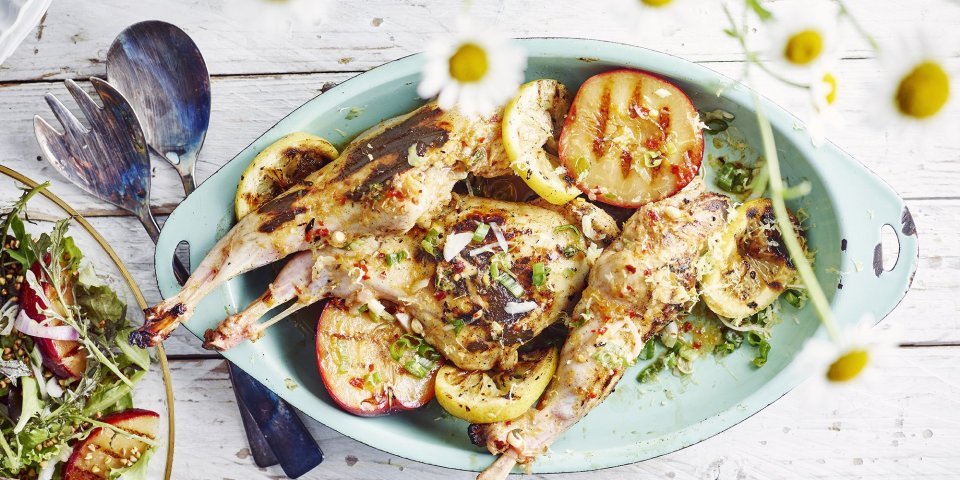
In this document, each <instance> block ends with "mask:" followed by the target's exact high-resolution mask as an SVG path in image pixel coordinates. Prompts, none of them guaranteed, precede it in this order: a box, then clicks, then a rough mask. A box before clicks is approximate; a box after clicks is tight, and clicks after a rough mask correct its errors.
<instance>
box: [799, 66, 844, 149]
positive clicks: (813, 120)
mask: <svg viewBox="0 0 960 480" xmlns="http://www.w3.org/2000/svg"><path fill="white" fill-rule="evenodd" d="M840 91H841V89H840V83H839V81H838V80H837V76H836V75H835V74H834V73H833V71H832V69H828V70H825V71H823V72H820V73H818V74H816V75H814V77H813V81H812V82H810V103H811V107H812V108H811V110H810V113H809V115H808V118H807V119H806V121H805V122H804V123H805V124H806V126H807V133H809V134H810V140H811V141H812V142H813V145H814V146H820V145H821V144H823V142H824V140H825V139H826V135H827V132H828V131H836V130H838V129H840V128H842V127H843V126H844V124H845V122H844V120H843V116H842V115H841V114H840V109H839V108H837V101H838V100H839V98H840Z"/></svg>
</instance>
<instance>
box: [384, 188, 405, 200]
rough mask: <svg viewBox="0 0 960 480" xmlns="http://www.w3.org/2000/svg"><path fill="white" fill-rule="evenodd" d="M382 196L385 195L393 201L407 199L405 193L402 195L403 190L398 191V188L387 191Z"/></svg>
mask: <svg viewBox="0 0 960 480" xmlns="http://www.w3.org/2000/svg"><path fill="white" fill-rule="evenodd" d="M384 195H385V196H386V197H387V198H393V199H397V200H403V199H405V198H407V195H406V194H405V193H403V190H400V189H399V188H394V189H390V190H387V193H386V194H384Z"/></svg>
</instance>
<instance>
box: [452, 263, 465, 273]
mask: <svg viewBox="0 0 960 480" xmlns="http://www.w3.org/2000/svg"><path fill="white" fill-rule="evenodd" d="M464 268H466V267H465V266H464V265H463V262H460V261H456V262H453V273H461V272H463V269H464Z"/></svg>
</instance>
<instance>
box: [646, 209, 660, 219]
mask: <svg viewBox="0 0 960 480" xmlns="http://www.w3.org/2000/svg"><path fill="white" fill-rule="evenodd" d="M647 218H649V219H650V220H653V221H654V222H659V221H660V215H657V212H656V210H647Z"/></svg>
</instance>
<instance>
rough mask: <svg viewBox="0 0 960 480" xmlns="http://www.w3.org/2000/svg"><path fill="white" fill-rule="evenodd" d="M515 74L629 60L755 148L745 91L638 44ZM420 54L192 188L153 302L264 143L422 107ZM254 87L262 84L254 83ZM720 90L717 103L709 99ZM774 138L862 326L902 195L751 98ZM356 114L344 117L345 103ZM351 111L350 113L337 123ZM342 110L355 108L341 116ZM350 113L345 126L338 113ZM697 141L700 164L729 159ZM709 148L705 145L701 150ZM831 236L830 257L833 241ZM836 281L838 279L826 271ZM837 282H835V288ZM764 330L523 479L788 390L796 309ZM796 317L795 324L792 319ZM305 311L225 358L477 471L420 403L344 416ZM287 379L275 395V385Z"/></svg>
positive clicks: (630, 394) (376, 443)
mask: <svg viewBox="0 0 960 480" xmlns="http://www.w3.org/2000/svg"><path fill="white" fill-rule="evenodd" d="M520 44H521V45H522V46H523V47H524V48H525V49H526V50H527V52H528V55H529V67H528V68H527V79H528V80H529V79H537V78H555V79H558V80H561V81H562V82H564V83H565V84H566V85H567V86H568V87H569V88H571V89H572V90H576V89H577V88H578V87H579V86H580V84H581V83H582V82H583V81H584V80H585V79H586V78H588V77H590V76H591V75H594V74H596V73H600V72H603V71H606V70H610V69H612V68H616V67H623V66H626V67H634V68H639V69H643V70H647V71H651V72H654V73H657V74H660V75H662V76H664V77H667V78H669V79H671V80H673V81H674V82H676V83H677V84H678V85H679V86H680V87H681V88H683V89H684V90H685V91H686V92H687V93H688V94H689V95H690V98H691V99H692V100H693V103H694V105H696V107H697V108H698V109H699V110H701V111H710V110H714V109H723V110H725V111H728V112H731V113H733V114H734V115H735V116H736V120H735V121H734V122H733V125H735V126H736V128H737V130H738V131H739V132H740V134H742V136H743V137H744V138H745V139H746V141H747V143H749V144H750V145H753V146H755V147H756V148H759V145H760V142H759V135H758V132H757V126H756V121H755V117H754V104H753V100H752V94H751V92H750V91H749V90H748V89H747V88H746V87H744V86H742V85H740V84H736V83H735V82H733V81H731V80H730V79H728V78H726V77H723V76H721V75H719V74H717V73H715V72H713V71H712V70H709V69H707V68H705V67H703V66H700V65H696V64H693V63H690V62H687V61H684V60H681V59H678V58H675V57H672V56H669V55H665V54H662V53H657V52H653V51H650V50H645V49H642V48H638V47H633V46H628V45H621V44H615V43H607V42H601V41H594V40H581V39H566V38H553V39H548V38H545V39H526V40H521V41H520ZM422 62H423V57H422V56H421V55H413V56H410V57H406V58H403V59H400V60H397V61H394V62H391V63H388V64H385V65H383V66H380V67H378V68H375V69H373V70H370V71H369V72H366V73H363V74H360V75H358V76H356V77H354V78H352V79H350V80H348V81H346V82H343V83H342V84H340V85H338V86H336V87H334V88H333V89H331V90H329V91H327V92H325V93H323V94H322V95H319V96H317V97H316V98H314V99H313V100H311V101H309V102H307V103H306V104H304V105H303V106H301V107H300V108H298V109H297V110H295V111H294V112H293V113H291V114H290V115H289V116H287V117H286V118H284V119H283V120H281V121H280V122H279V123H277V124H276V125H275V126H274V127H273V128H271V129H270V130H268V131H267V132H266V133H264V134H263V135H262V136H261V137H260V138H258V139H257V140H256V141H254V142H253V143H252V144H251V145H249V146H248V147H247V148H246V149H244V150H243V152H241V153H240V154H239V155H237V156H236V157H235V158H234V159H233V160H231V161H230V162H229V163H227V164H226V165H225V166H224V167H223V168H222V169H220V171H219V172H217V173H216V174H215V175H213V176H212V177H211V178H210V179H208V180H207V181H206V182H204V183H203V185H201V186H200V188H199V189H198V190H197V191H196V192H195V193H194V194H192V195H190V197H189V198H188V199H186V200H185V201H184V202H183V203H182V204H181V205H180V206H179V207H178V208H177V209H176V210H175V211H174V212H173V213H172V214H171V215H170V218H169V219H168V220H167V222H166V225H164V228H163V232H162V234H161V236H160V241H159V243H158V245H157V253H156V265H157V266H158V268H157V280H158V283H159V286H160V291H161V292H162V293H163V295H164V296H170V295H173V294H174V293H176V292H177V291H178V290H179V288H180V287H179V285H178V284H177V282H176V281H175V280H174V277H173V272H172V270H171V268H170V264H171V258H172V255H173V253H172V252H173V251H174V249H175V248H176V246H177V244H178V243H179V242H180V241H187V242H189V244H190V248H191V252H192V258H191V261H192V263H193V265H194V266H196V264H197V263H199V260H200V259H201V258H202V257H203V255H204V254H205V253H206V252H207V251H208V250H209V249H210V248H212V246H213V244H214V243H215V242H216V240H217V239H218V238H219V237H220V236H222V235H223V234H224V233H225V232H226V231H227V230H228V229H229V228H230V227H231V226H232V225H233V223H234V218H233V216H234V214H233V199H234V193H235V191H236V186H237V182H238V180H239V178H240V174H241V173H242V172H243V170H244V168H245V167H246V166H247V164H249V162H250V161H251V160H253V158H254V156H256V154H257V153H258V152H259V151H260V150H262V149H263V148H264V147H266V146H267V145H269V144H271V143H272V142H274V141H275V140H277V139H279V138H280V137H282V136H284V135H286V134H288V133H291V132H294V131H300V130H303V131H308V132H312V133H315V134H317V135H320V136H323V137H326V138H327V139H330V140H331V141H333V142H334V143H339V145H338V146H340V147H342V146H343V145H345V144H346V143H347V142H348V141H349V139H350V138H352V137H353V136H355V135H357V134H358V133H360V132H361V131H363V130H365V129H367V128H368V127H371V126H373V125H374V124H376V123H377V122H379V121H381V120H384V119H387V118H390V117H393V116H396V115H399V114H402V113H405V112H408V111H410V110H412V109H414V108H415V107H417V106H419V105H421V104H422V103H423V100H422V99H420V98H418V97H417V94H416V85H417V81H418V76H419V75H418V72H419V71H420V67H421V65H422ZM265 87H266V88H269V86H265ZM718 91H720V92H721V93H720V95H719V96H718V95H717V92H718ZM761 103H762V108H763V109H764V111H765V112H766V114H767V115H768V117H769V118H770V121H771V122H772V124H773V127H774V130H775V132H776V140H777V147H778V150H779V153H780V159H781V163H782V165H783V171H784V174H785V176H786V177H787V178H788V180H790V181H791V182H793V183H795V182H799V181H801V180H809V181H810V182H811V184H812V186H813V189H812V191H811V193H810V194H809V195H807V196H806V197H804V198H802V199H801V200H798V201H796V202H795V203H794V204H793V205H791V207H792V208H794V209H797V208H801V207H802V208H804V209H805V210H806V212H807V213H808V214H809V215H810V220H809V223H808V232H807V233H808V240H809V244H810V247H811V249H812V250H813V251H815V252H817V257H816V270H817V275H818V277H819V278H820V280H821V282H822V284H823V285H824V286H825V287H826V288H827V290H828V295H829V297H830V299H831V302H832V305H833V309H834V311H835V312H836V316H837V318H838V319H839V320H840V322H841V323H842V324H843V325H852V324H855V323H857V322H858V321H859V320H860V319H861V318H862V317H863V316H864V315H865V314H869V315H872V316H873V318H875V319H876V320H877V321H879V319H882V318H883V317H884V316H886V315H887V314H888V313H890V311H891V310H892V309H893V308H894V307H895V306H896V305H897V303H898V302H899V301H900V299H901V298H903V296H904V295H905V294H906V291H907V289H908V288H909V286H910V282H911V280H912V278H913V274H914V272H915V270H916V267H917V254H918V243H917V237H916V233H915V229H914V227H913V220H912V219H911V217H910V213H909V211H908V210H907V208H906V206H905V205H904V202H903V200H901V199H900V197H899V196H897V194H896V193H895V192H894V191H893V190H892V189H891V188H890V187H889V186H887V185H886V184H885V183H884V182H883V181H882V180H881V179H879V178H878V177H877V176H876V175H874V174H873V173H872V172H870V171H869V170H867V169H866V168H865V167H864V166H863V165H861V164H860V163H858V162H857V161H856V160H854V159H853V158H851V157H850V156H848V155H847V154H845V153H844V152H842V151H840V150H839V149H838V148H837V147H836V146H834V145H833V144H829V143H828V144H825V145H822V146H820V147H819V148H815V147H813V146H812V144H811V142H810V140H809V137H808V136H807V134H806V133H805V132H804V131H803V130H802V129H800V128H797V125H798V123H799V122H798V121H797V119H796V118H794V117H793V116H791V115H790V114H788V113H787V112H785V111H784V110H782V109H781V108H779V107H777V106H776V105H774V104H772V103H770V102H769V101H766V100H762V101H761ZM355 107H356V108H355ZM351 109H353V110H352V111H353V114H350V112H351ZM356 112H362V113H360V114H359V115H356ZM348 116H349V117H351V118H350V119H348V118H347V117H348ZM711 140H712V139H711V138H710V137H707V152H706V155H705V164H706V163H707V161H708V159H710V158H715V157H717V156H722V155H726V156H728V157H733V156H736V155H743V153H742V152H738V151H733V150H732V149H729V147H726V146H725V145H724V144H723V143H722V142H712V141H711ZM715 143H716V144H715ZM883 225H890V226H892V227H893V229H894V231H895V232H896V235H897V240H898V242H899V258H898V260H897V262H896V265H895V266H894V267H892V268H891V269H890V270H884V269H883V267H882V262H880V251H881V249H880V246H879V245H880V238H881V236H880V229H881V227H882V226H883ZM842 240H845V242H843V244H844V245H845V247H844V248H841V241H842ZM276 268H277V267H276V266H271V267H265V268H262V269H260V270H258V271H255V272H251V273H249V274H247V275H244V276H243V277H241V278H238V279H235V280H233V281H231V282H230V283H229V284H227V285H225V286H224V287H222V288H221V289H220V290H219V291H218V292H217V293H214V294H212V295H210V296H209V297H208V298H207V299H206V300H204V302H203V303H202V304H201V305H200V308H199V309H198V310H197V312H196V314H195V315H194V317H193V318H192V319H191V320H190V321H189V322H188V323H187V324H186V327H187V328H188V329H190V331H191V332H193V333H194V334H196V335H197V336H202V334H203V332H204V331H205V330H206V329H208V328H210V327H213V326H214V325H216V324H217V322H219V321H220V320H222V319H223V318H224V317H225V315H226V314H227V312H235V311H237V310H238V309H240V308H242V307H244V306H245V305H246V304H247V303H248V302H250V301H251V300H253V299H254V298H256V297H257V296H258V295H259V294H260V293H261V292H262V291H263V290H264V288H265V287H266V285H267V283H268V282H269V281H270V279H271V278H272V275H273V274H274V273H275V272H276ZM838 272H840V273H838ZM841 285H842V287H841ZM789 317H790V318H789V319H788V320H784V321H782V322H780V324H778V325H777V326H776V327H775V330H774V335H773V341H772V345H773V349H772V351H771V353H770V357H769V360H768V362H767V364H766V365H765V366H764V367H763V368H760V369H757V368H754V367H753V366H752V365H751V364H750V360H751V358H752V355H753V353H752V352H751V351H750V350H751V349H749V348H741V349H740V350H739V351H737V352H736V353H734V354H733V355H730V356H728V357H725V358H723V359H720V360H715V359H714V358H713V357H708V358H705V359H702V360H699V361H697V362H696V364H695V369H696V372H695V374H694V381H689V380H686V381H684V380H682V379H679V378H675V377H673V376H672V375H661V378H660V379H659V380H658V382H657V383H655V384H653V385H651V384H640V383H638V382H637V381H636V380H635V377H636V373H637V372H638V371H639V370H640V368H642V366H643V365H642V364H639V365H636V366H634V367H633V368H632V369H631V370H630V371H628V372H627V374H626V375H625V376H624V378H623V380H622V381H621V382H620V384H619V385H618V386H617V388H616V391H615V392H614V393H613V394H612V395H611V396H610V398H608V399H607V400H606V401H605V402H604V403H603V404H602V405H601V406H600V407H599V408H597V409H596V410H594V411H593V412H591V413H590V414H589V415H588V416H587V417H586V418H585V419H584V420H583V421H581V422H580V423H579V424H577V425H576V426H575V427H574V428H573V429H572V430H571V431H569V432H568V433H567V434H566V435H565V436H564V437H563V438H562V439H561V440H560V441H558V442H557V443H556V444H555V445H554V446H553V448H552V449H551V451H550V453H549V454H548V455H546V456H544V457H543V458H542V459H540V460H538V461H537V462H536V464H535V465H534V471H535V472H571V471H584V470H591V469H597V468H604V467H611V466H616V465H623V464H628V463H633V462H639V461H642V460H646V459H649V458H652V457H656V456H658V455H663V454H666V453H669V452H673V451H675V450H678V449H681V448H684V447H686V446H689V445H692V444H694V443H697V442H700V441H702V440H704V439H706V438H709V437H711V436H713V435H716V434H717V433H720V432H722V431H723V430H725V429H727V428H730V427H731V426H733V425H735V424H737V423H739V422H742V421H743V420H745V419H746V418H748V417H750V416H751V415H753V414H754V413H756V412H758V411H759V410H761V409H763V408H764V407H766V406H767V405H769V404H770V403H772V402H773V401H775V400H777V399H778V398H780V397H781V396H782V395H784V394H785V393H787V392H788V391H789V390H790V389H791V388H793V387H794V386H796V385H797V384H798V383H799V382H800V381H802V380H803V378H800V376H799V375H798V374H796V373H793V372H794V371H793V370H791V369H788V368H787V367H788V366H789V365H790V363H791V361H792V360H793V358H794V357H795V356H796V354H797V353H798V351H799V350H800V348H801V346H802V345H803V342H804V341H805V340H806V339H807V338H809V337H811V336H815V335H824V332H823V331H822V328H820V327H819V324H818V321H817V318H816V317H815V315H814V313H813V311H812V310H811V309H810V307H809V306H808V307H807V308H805V309H804V310H801V311H799V312H795V314H791V315H790V316H789ZM794 317H795V318H794ZM315 324H316V311H314V312H307V313H305V314H303V315H301V316H300V318H298V319H296V321H285V322H281V324H279V325H277V326H275V327H272V328H271V329H270V330H269V331H268V332H267V334H266V336H265V337H264V338H263V339H261V340H260V341H258V342H256V343H253V344H251V343H249V342H247V343H245V344H243V345H240V346H239V347H237V348H234V349H233V350H230V351H228V352H226V353H225V356H226V357H227V358H229V359H230V360H232V361H233V362H235V363H236V364H237V365H238V366H240V367H241V368H243V369H244V370H246V371H247V372H249V373H250V374H251V375H253V376H254V377H256V378H257V379H258V380H260V381H262V382H264V383H265V384H266V385H268V386H270V387H271V388H272V389H273V390H274V391H276V392H277V394H279V395H280V396H281V397H283V398H284V399H286V400H287V401H289V402H290V403H291V404H293V405H294V406H296V407H297V408H299V409H300V410H301V411H303V412H304V413H305V414H307V415H309V416H310V417H313V418H315V419H316V420H317V421H319V422H321V423H323V424H325V425H327V426H329V427H331V428H333V429H335V430H337V431H339V432H341V433H343V434H344V435H347V436H350V437H353V438H355V439H357V440H359V441H361V442H363V443H366V444H368V445H370V446H373V447H376V448H378V449H381V450H383V451H386V452H389V453H392V454H396V455H399V456H401V457H405V458H408V459H411V460H416V461H419V462H423V463H428V464H433V465H439V466H443V467H451V468H457V469H465V470H481V469H483V468H485V467H486V466H487V465H489V464H490V462H491V461H492V459H493V457H491V456H490V455H489V454H487V453H486V452H485V451H483V450H481V449H479V448H477V447H474V446H473V445H471V444H470V442H469V440H468V438H467V434H466V428H467V424H466V423H465V422H463V421H461V420H458V419H456V418H452V417H449V416H447V415H445V414H444V413H443V411H442V409H441V408H440V407H439V406H437V405H436V403H435V402H433V403H431V404H430V405H428V406H427V407H425V408H422V409H420V410H418V411H415V412H408V413H404V414H396V415H392V416H388V417H380V418H359V417H355V416H353V415H350V414H348V413H345V412H344V411H342V410H340V409H339V408H337V406H336V405H335V404H334V403H333V401H331V399H330V397H329V396H328V395H327V393H326V391H325V390H324V387H323V384H322V383H321V380H320V377H319V375H318V373H317V369H316V365H315V352H314V346H313V344H314V341H313V332H314V330H313V328H314V325H315ZM287 379H291V380H293V382H295V383H296V384H297V385H298V386H297V387H296V388H288V386H287V385H286V380H287Z"/></svg>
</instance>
